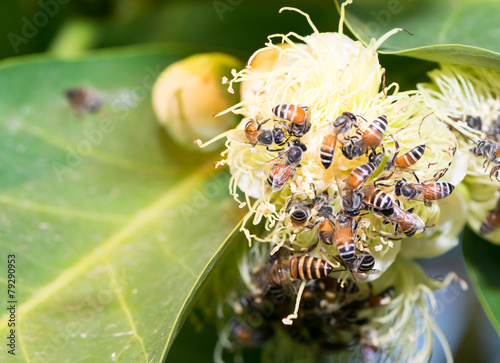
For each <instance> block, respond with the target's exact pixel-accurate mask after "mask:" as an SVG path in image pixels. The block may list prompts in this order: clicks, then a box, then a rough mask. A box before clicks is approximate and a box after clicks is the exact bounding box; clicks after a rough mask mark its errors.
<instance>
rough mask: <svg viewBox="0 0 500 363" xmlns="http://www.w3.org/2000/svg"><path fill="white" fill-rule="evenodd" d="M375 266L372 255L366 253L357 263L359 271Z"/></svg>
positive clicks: (368, 269) (365, 270)
mask: <svg viewBox="0 0 500 363" xmlns="http://www.w3.org/2000/svg"><path fill="white" fill-rule="evenodd" d="M374 266H375V257H373V255H366V256H364V257H363V259H362V260H361V264H360V265H359V268H358V271H359V272H362V273H363V272H368V271H370V270H372V269H373V267H374Z"/></svg>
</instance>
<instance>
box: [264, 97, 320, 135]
mask: <svg viewBox="0 0 500 363" xmlns="http://www.w3.org/2000/svg"><path fill="white" fill-rule="evenodd" d="M272 111H273V113H274V115H275V116H276V117H278V118H280V119H282V120H285V121H286V122H287V123H286V128H287V129H288V131H289V132H290V133H291V134H292V135H293V136H295V137H302V136H304V135H305V134H306V133H307V132H308V131H309V130H310V129H311V110H310V109H309V106H306V105H293V104H282V105H278V106H276V107H274V108H273V109H272Z"/></svg>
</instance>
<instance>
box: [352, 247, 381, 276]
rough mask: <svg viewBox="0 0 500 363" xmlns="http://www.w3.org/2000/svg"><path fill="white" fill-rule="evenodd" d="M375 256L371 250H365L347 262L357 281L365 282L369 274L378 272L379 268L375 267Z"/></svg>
mask: <svg viewBox="0 0 500 363" xmlns="http://www.w3.org/2000/svg"><path fill="white" fill-rule="evenodd" d="M374 266H375V257H373V255H372V254H371V253H369V252H366V251H363V253H361V254H360V255H358V256H356V257H355V258H354V259H353V260H352V261H350V262H348V263H347V267H348V268H349V270H350V271H351V273H352V276H353V277H354V280H355V281H358V282H363V281H365V280H367V279H368V277H369V276H368V275H373V274H378V273H380V271H379V270H377V269H374V268H373V267H374Z"/></svg>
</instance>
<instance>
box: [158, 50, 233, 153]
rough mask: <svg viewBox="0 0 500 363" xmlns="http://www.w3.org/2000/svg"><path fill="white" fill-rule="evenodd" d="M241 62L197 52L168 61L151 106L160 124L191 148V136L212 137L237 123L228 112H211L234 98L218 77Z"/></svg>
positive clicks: (229, 102)
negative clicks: (169, 62)
mask: <svg viewBox="0 0 500 363" xmlns="http://www.w3.org/2000/svg"><path fill="white" fill-rule="evenodd" d="M240 65H241V62H240V61H239V60H238V59H237V58H234V57H232V56H230V55H227V54H222V53H205V54H196V55H193V56H190V57H187V58H185V59H183V60H181V61H178V62H175V63H173V64H171V65H170V66H168V67H167V68H166V69H165V70H164V71H163V72H162V74H161V75H160V76H159V77H158V79H157V81H156V83H155V85H154V87H153V94H152V101H153V108H154V110H155V114H156V116H157V118H158V120H159V121H160V124H162V125H163V126H164V127H165V128H166V129H167V131H168V132H169V135H170V136H171V137H172V138H173V139H174V140H175V141H176V142H177V143H178V144H179V145H181V146H183V147H188V148H193V147H194V145H193V139H195V138H212V137H214V136H216V135H218V134H220V133H221V132H223V131H224V130H227V129H228V128H230V127H233V126H234V125H235V124H236V123H237V122H236V118H235V116H234V115H231V114H228V115H225V116H223V117H220V118H213V117H212V115H213V114H215V113H216V112H217V111H218V110H220V109H224V108H226V107H229V106H230V105H231V104H232V103H234V102H235V101H236V100H237V96H236V95H230V94H228V93H227V92H225V89H224V87H223V86H222V85H221V84H220V81H219V80H220V78H221V77H222V75H223V74H225V73H226V72H228V71H229V70H231V69H232V68H234V67H239V66H240Z"/></svg>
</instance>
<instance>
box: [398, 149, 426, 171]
mask: <svg viewBox="0 0 500 363" xmlns="http://www.w3.org/2000/svg"><path fill="white" fill-rule="evenodd" d="M424 152H425V145H418V146H416V147H414V148H413V149H411V150H410V151H408V152H407V153H405V154H403V155H401V156H400V157H398V158H397V159H396V160H395V162H394V163H395V164H396V165H397V166H399V167H400V168H407V167H409V166H412V165H413V164H415V163H416V162H417V161H419V160H420V158H421V157H422V156H423V155H424Z"/></svg>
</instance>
